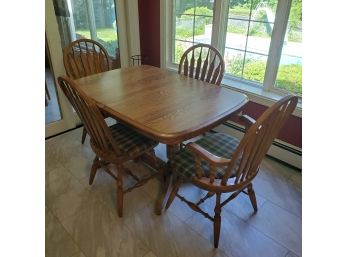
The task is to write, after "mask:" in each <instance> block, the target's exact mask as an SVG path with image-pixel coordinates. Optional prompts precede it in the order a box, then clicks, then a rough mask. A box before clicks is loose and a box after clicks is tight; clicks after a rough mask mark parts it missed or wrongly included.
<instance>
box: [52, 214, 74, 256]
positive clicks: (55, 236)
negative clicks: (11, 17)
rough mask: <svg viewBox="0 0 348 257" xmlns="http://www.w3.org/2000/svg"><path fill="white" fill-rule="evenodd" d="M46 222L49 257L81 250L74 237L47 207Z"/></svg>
mask: <svg viewBox="0 0 348 257" xmlns="http://www.w3.org/2000/svg"><path fill="white" fill-rule="evenodd" d="M45 223H46V229H45V255H46V256H47V257H54V256H57V257H63V256H72V255H74V254H75V253H77V252H78V251H79V248H78V247H77V245H76V244H75V243H74V241H73V239H72V237H71V236H70V235H69V234H68V232H66V230H65V229H64V227H63V226H62V225H61V224H60V223H59V221H58V219H57V218H56V217H54V215H53V214H52V213H51V212H50V211H49V210H48V209H47V208H46V217H45Z"/></svg>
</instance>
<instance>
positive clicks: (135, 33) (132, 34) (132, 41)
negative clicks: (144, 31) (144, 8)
mask: <svg viewBox="0 0 348 257" xmlns="http://www.w3.org/2000/svg"><path fill="white" fill-rule="evenodd" d="M126 10H127V16H126V18H127V39H128V52H129V58H130V57H131V56H132V55H135V54H140V34H139V10H138V0H128V1H126Z"/></svg>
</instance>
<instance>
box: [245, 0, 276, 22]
mask: <svg viewBox="0 0 348 257" xmlns="http://www.w3.org/2000/svg"><path fill="white" fill-rule="evenodd" d="M277 3H278V0H262V1H255V0H254V1H252V5H253V7H252V12H251V20H254V21H264V22H272V23H273V22H274V18H275V12H276V9H277Z"/></svg>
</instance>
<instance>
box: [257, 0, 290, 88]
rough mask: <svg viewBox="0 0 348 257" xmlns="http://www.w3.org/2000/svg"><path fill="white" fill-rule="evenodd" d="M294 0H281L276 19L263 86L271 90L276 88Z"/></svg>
mask: <svg viewBox="0 0 348 257" xmlns="http://www.w3.org/2000/svg"><path fill="white" fill-rule="evenodd" d="M291 2H292V0H279V1H278V5H277V10H276V16H275V20H274V26H273V32H272V38H271V43H270V47H269V52H268V59H267V66H266V71H265V78H264V81H263V87H264V89H265V90H267V91H270V90H271V89H273V88H274V85H275V81H276V78H277V73H278V66H279V63H280V58H281V55H282V48H283V42H284V37H285V34H286V29H287V25H288V19H289V13H290V8H291Z"/></svg>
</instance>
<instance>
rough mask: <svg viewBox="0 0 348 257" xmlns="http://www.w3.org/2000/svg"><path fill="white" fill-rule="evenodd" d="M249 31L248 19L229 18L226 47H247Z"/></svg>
mask: <svg viewBox="0 0 348 257" xmlns="http://www.w3.org/2000/svg"><path fill="white" fill-rule="evenodd" d="M247 31H248V21H241V20H234V19H228V23H227V34H226V47H231V48H235V49H241V50H244V49H245V45H246V40H247Z"/></svg>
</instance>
